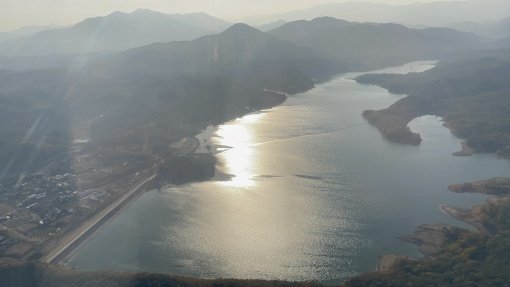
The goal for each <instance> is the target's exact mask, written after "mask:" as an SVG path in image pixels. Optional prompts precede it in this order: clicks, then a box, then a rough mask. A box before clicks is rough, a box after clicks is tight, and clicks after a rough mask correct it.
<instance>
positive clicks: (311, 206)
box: [71, 62, 509, 282]
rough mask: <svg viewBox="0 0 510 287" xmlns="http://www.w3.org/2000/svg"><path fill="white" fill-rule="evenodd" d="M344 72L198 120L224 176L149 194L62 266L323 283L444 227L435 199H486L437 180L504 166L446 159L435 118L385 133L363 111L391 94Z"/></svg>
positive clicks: (454, 146)
mask: <svg viewBox="0 0 510 287" xmlns="http://www.w3.org/2000/svg"><path fill="white" fill-rule="evenodd" d="M432 65H433V63H423V62H420V63H412V64H408V65H405V66H403V67H398V68H392V69H386V70H383V71H382V72H399V73H406V72H411V71H416V72H418V71H420V70H425V69H428V68H430V67H432ZM355 76H357V74H347V75H343V76H340V77H338V78H336V79H334V80H332V81H330V82H328V83H325V84H322V85H319V86H318V87H317V88H315V89H313V90H311V91H310V92H307V93H305V94H301V95H296V96H292V97H291V98H290V99H289V100H288V101H287V102H286V103H285V104H284V105H282V106H279V107H276V108H274V109H271V110H268V111H264V112H259V113H254V114H251V115H248V116H245V117H243V118H241V119H238V120H235V121H232V122H229V123H226V124H225V125H222V126H220V127H218V128H217V129H216V130H211V129H209V131H208V132H209V133H213V134H214V135H213V136H212V139H211V141H212V142H213V143H214V144H215V145H216V146H217V152H218V158H219V160H220V162H221V164H220V165H219V167H218V169H219V170H220V171H221V172H222V173H225V174H230V175H231V180H228V181H218V180H213V181H211V182H206V183H200V184H192V185H188V186H184V187H178V188H171V189H167V190H164V191H160V192H156V191H154V192H150V193H147V194H146V195H145V196H143V197H142V198H141V199H139V200H138V201H137V202H135V203H134V204H133V205H132V206H131V207H130V208H129V209H128V210H126V211H125V212H124V213H123V214H122V215H120V216H119V217H118V218H117V219H116V220H115V221H114V222H113V223H112V224H110V225H109V226H108V227H107V228H106V229H104V230H103V231H102V232H101V233H100V234H98V235H97V236H96V237H95V238H94V239H93V240H91V241H90V242H89V243H88V244H87V245H86V246H84V247H83V248H82V249H81V251H80V252H79V253H78V254H77V256H76V257H75V258H74V259H73V261H72V262H71V265H74V266H76V267H78V268H80V269H84V270H102V269H113V270H128V271H140V270H143V271H154V272H168V273H172V274H179V275H188V276H201V277H207V278H216V277H223V278H232V277H234V278H261V279H285V280H321V281H333V282H334V281H335V280H341V279H343V278H345V277H346V276H351V275H353V274H356V273H357V272H362V271H370V270H372V269H373V268H374V267H375V265H376V261H377V257H378V256H379V255H382V254H385V253H402V254H408V255H418V254H417V251H416V249H415V248H414V247H413V246H411V245H409V244H406V243H403V242H401V241H399V240H398V239H397V237H398V236H400V235H402V234H405V233H410V232H412V231H413V229H414V228H415V227H416V226H417V225H419V224H423V223H435V222H443V223H455V221H454V220H452V219H451V218H449V217H448V216H446V215H444V214H442V213H441V212H440V210H439V209H438V206H439V205H441V204H451V205H453V206H460V207H467V206H470V205H472V204H477V203H480V202H481V201H482V200H483V197H482V196H479V195H458V194H454V193H451V192H448V191H447V190H446V187H447V185H449V184H451V183H459V182H465V181H470V180H478V179H483V178H489V177H493V176H498V175H501V176H503V175H507V174H508V173H507V171H508V168H509V164H508V161H498V160H497V159H496V158H494V157H493V156H491V155H476V156H474V157H469V158H457V157H453V156H451V153H452V152H455V151H457V150H458V149H459V148H460V145H459V143H460V139H457V138H455V137H454V136H452V135H451V133H450V132H449V131H448V130H447V129H445V128H444V127H443V126H442V125H441V122H440V120H439V119H437V118H434V117H423V118H420V119H417V120H415V121H413V122H412V123H411V124H410V126H411V128H412V129H413V130H415V131H418V132H420V133H421V134H422V136H423V138H424V142H423V144H422V145H421V146H419V147H414V146H404V145H398V144H392V143H389V142H387V141H385V140H384V139H382V138H381V136H380V135H379V133H378V132H377V130H375V129H374V128H372V127H371V126H369V125H368V124H367V123H366V122H365V121H364V120H363V119H362V117H361V113H362V111H363V110H365V109H381V108H385V107H387V106H389V105H390V104H392V103H393V102H395V101H396V100H398V99H399V98H400V96H396V95H392V94H389V93H387V92H386V91H385V90H383V89H380V88H378V87H373V86H363V85H359V84H357V83H355V82H354V81H353V80H352V78H354V77H355Z"/></svg>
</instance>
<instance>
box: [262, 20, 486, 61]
mask: <svg viewBox="0 0 510 287" xmlns="http://www.w3.org/2000/svg"><path fill="white" fill-rule="evenodd" d="M268 33H269V34H271V35H274V36H276V37H278V38H280V39H282V40H285V41H288V42H291V43H294V44H296V45H299V46H303V47H309V48H311V49H315V50H317V51H319V52H321V53H322V54H323V55H328V58H330V59H335V60H337V61H339V62H342V63H344V64H345V65H347V66H348V67H349V69H350V70H360V69H361V70H363V69H372V68H378V67H383V66H388V65H396V64H401V63H405V62H408V61H412V60H417V59H433V58H438V56H439V55H440V54H441V53H444V52H447V51H451V50H458V49H462V48H468V47H472V46H474V45H476V44H477V43H478V42H479V40H478V39H477V37H475V36H473V35H470V34H466V33H462V32H458V31H455V30H453V29H447V28H427V29H410V28H407V27H405V26H402V25H398V24H376V23H357V22H347V21H344V20H338V19H335V18H331V17H321V18H316V19H314V20H311V21H306V20H300V21H294V22H291V23H287V24H284V25H282V26H280V27H279V28H276V29H274V30H271V31H269V32H268Z"/></svg>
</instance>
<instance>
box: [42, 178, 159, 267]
mask: <svg viewBox="0 0 510 287" xmlns="http://www.w3.org/2000/svg"><path fill="white" fill-rule="evenodd" d="M153 169H154V168H153ZM155 178H156V175H155V174H152V175H151V176H150V177H148V178H146V179H145V180H143V181H142V182H141V183H139V184H138V185H137V186H135V187H134V188H133V189H131V190H130V191H129V192H127V193H126V194H124V195H123V196H121V197H120V198H119V199H118V200H116V201H114V202H113V203H112V204H110V205H109V206H108V207H107V208H105V209H104V210H102V211H101V212H100V213H99V214H97V215H96V216H94V217H92V218H91V219H89V220H87V221H86V222H85V223H83V224H82V225H81V226H80V227H78V228H77V229H76V230H75V231H73V232H71V233H69V234H67V235H66V236H63V238H62V239H61V240H59V242H58V243H57V246H56V247H54V248H53V250H52V251H50V252H48V253H47V254H46V255H45V256H43V257H42V258H41V259H39V261H42V262H45V263H52V264H63V263H66V261H67V260H68V259H69V257H70V256H72V255H73V254H74V253H75V252H76V251H77V250H79V248H80V247H81V246H82V245H83V244H84V243H85V242H87V240H90V239H91V238H92V237H93V236H94V235H96V234H97V232H99V231H100V230H101V229H102V228H104V227H105V226H106V225H108V223H110V222H111V221H113V220H114V219H115V218H116V217H117V216H118V215H119V214H120V213H121V212H122V211H123V210H124V209H125V208H126V207H128V206H129V205H131V204H132V203H133V202H134V201H135V200H136V199H138V198H139V197H140V196H142V195H143V194H144V193H145V192H146V189H145V188H144V187H145V186H146V184H149V183H150V182H151V181H152V180H154V179H155Z"/></svg>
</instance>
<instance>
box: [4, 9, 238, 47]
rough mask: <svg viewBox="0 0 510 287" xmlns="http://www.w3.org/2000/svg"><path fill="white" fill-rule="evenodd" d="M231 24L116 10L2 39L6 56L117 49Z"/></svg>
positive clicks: (198, 15) (186, 37)
mask: <svg viewBox="0 0 510 287" xmlns="http://www.w3.org/2000/svg"><path fill="white" fill-rule="evenodd" d="M228 26H230V24H229V23H228V22H225V21H223V20H220V19H218V18H214V17H212V16H210V15H208V14H205V13H195V14H165V13H160V12H155V11H151V10H142V9H141V10H136V11H134V12H132V13H129V14H128V13H123V12H115V13H112V14H110V15H108V16H104V17H95V18H89V19H86V20H84V21H82V22H80V23H78V24H76V25H74V26H72V27H68V28H59V29H50V30H45V31H40V32H38V33H35V34H33V35H32V34H29V35H28V36H25V37H17V38H14V39H7V40H4V41H1V42H0V55H2V56H35V55H52V54H74V53H97V52H114V51H122V50H126V49H130V48H135V47H140V46H144V45H148V44H151V43H155V42H170V41H184V40H192V39H195V38H198V37H200V36H204V35H208V34H214V33H217V32H220V31H222V30H224V29H226V28H227V27H228Z"/></svg>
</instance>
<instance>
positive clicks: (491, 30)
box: [450, 17, 510, 38]
mask: <svg viewBox="0 0 510 287" xmlns="http://www.w3.org/2000/svg"><path fill="white" fill-rule="evenodd" d="M450 27H451V28H453V29H456V30H459V31H464V32H470V33H475V34H477V35H480V36H483V37H487V38H506V37H510V17H508V18H505V19H502V20H498V21H490V22H481V23H476V22H462V23H457V24H453V25H451V26H450Z"/></svg>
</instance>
